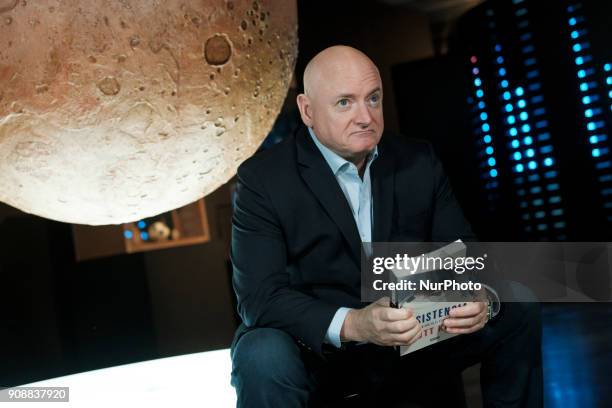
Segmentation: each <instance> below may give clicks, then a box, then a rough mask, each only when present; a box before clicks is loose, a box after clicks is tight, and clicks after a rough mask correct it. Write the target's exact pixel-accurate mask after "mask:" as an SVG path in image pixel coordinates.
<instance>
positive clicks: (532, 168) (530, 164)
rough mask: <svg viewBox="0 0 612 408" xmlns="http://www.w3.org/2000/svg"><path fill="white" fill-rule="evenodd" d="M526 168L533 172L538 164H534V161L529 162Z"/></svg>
mask: <svg viewBox="0 0 612 408" xmlns="http://www.w3.org/2000/svg"><path fill="white" fill-rule="evenodd" d="M527 167H529V169H530V170H535V169H536V167H538V164H537V163H536V162H534V161H530V162H529V163H528V164H527Z"/></svg>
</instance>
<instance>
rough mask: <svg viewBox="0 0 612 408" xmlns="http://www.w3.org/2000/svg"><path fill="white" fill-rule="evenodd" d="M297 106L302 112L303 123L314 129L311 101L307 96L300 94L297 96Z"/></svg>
mask: <svg viewBox="0 0 612 408" xmlns="http://www.w3.org/2000/svg"><path fill="white" fill-rule="evenodd" d="M297 105H298V109H299V110H300V116H301V117H302V122H304V124H305V125H306V126H308V127H312V108H311V106H310V99H309V98H308V96H306V95H305V94H299V95H298V96H297Z"/></svg>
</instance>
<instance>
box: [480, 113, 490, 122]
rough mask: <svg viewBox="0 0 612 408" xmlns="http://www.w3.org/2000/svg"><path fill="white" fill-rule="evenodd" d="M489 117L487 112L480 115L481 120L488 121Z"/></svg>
mask: <svg viewBox="0 0 612 408" xmlns="http://www.w3.org/2000/svg"><path fill="white" fill-rule="evenodd" d="M488 117H489V115H487V112H481V113H480V120H487V118H488Z"/></svg>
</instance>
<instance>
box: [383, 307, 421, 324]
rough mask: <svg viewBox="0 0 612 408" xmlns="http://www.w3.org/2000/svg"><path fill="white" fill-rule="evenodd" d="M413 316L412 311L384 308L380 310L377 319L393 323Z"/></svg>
mask: <svg viewBox="0 0 612 408" xmlns="http://www.w3.org/2000/svg"><path fill="white" fill-rule="evenodd" d="M413 314H414V313H413V312H412V309H403V308H401V309H396V308H394V307H386V308H384V309H381V310H380V314H379V318H380V319H381V320H384V321H387V322H394V321H397V320H406V319H409V318H410V317H412V315H413Z"/></svg>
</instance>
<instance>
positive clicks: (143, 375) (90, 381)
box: [2, 349, 236, 408]
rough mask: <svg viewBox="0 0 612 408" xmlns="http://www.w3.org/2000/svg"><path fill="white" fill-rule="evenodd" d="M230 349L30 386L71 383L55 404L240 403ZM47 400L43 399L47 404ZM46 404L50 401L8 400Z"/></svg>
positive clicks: (185, 406) (183, 407)
mask: <svg viewBox="0 0 612 408" xmlns="http://www.w3.org/2000/svg"><path fill="white" fill-rule="evenodd" d="M231 366H232V363H231V360H230V355H229V349H224V350H216V351H209V352H204V353H195V354H187V355H182V356H176V357H169V358H162V359H158V360H151V361H144V362H140V363H134V364H126V365H122V366H117V367H110V368H104V369H101V370H95V371H88V372H84V373H79V374H73V375H68V376H65V377H58V378H52V379H49V380H44V381H39V382H36V383H32V384H26V385H27V386H40V387H43V386H44V387H70V390H69V392H70V402H65V403H53V404H52V405H49V407H54V408H60V407H78V408H80V407H83V408H91V407H104V408H119V407H145V408H147V407H150V408H153V407H164V408H168V407H176V408H179V407H180V408H189V407H198V408H202V407H235V406H236V393H235V391H234V388H233V387H232V386H231V385H230V373H231ZM41 404H43V405H41ZM5 405H6V406H15V407H21V408H25V407H30V406H31V407H39V408H40V407H41V406H47V405H46V404H44V403H40V402H38V403H24V402H20V403H8V404H4V403H3V404H2V406H5Z"/></svg>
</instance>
